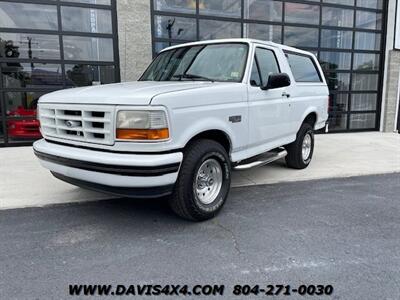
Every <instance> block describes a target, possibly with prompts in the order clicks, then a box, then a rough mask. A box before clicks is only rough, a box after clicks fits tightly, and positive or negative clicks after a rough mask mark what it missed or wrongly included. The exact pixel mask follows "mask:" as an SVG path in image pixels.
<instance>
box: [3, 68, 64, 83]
mask: <svg viewBox="0 0 400 300" xmlns="http://www.w3.org/2000/svg"><path fill="white" fill-rule="evenodd" d="M1 71H2V75H3V85H4V87H6V88H29V87H34V88H40V87H44V88H49V87H50V88H61V87H62V86H63V78H62V72H61V66H60V65H55V64H42V63H35V64H33V63H32V64H30V63H2V64H1Z"/></svg>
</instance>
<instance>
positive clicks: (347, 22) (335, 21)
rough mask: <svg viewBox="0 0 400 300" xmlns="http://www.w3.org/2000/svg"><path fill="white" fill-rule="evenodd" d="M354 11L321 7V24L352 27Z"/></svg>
mask: <svg viewBox="0 0 400 300" xmlns="http://www.w3.org/2000/svg"><path fill="white" fill-rule="evenodd" d="M353 19H354V11H353V10H352V9H343V8H339V7H323V8H322V25H327V26H338V27H353V23H354V22H353Z"/></svg>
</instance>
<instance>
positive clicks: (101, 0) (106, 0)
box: [62, 0, 111, 5]
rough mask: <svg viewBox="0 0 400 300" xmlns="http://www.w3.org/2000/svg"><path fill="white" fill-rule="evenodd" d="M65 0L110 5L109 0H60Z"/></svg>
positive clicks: (66, 0) (67, 0)
mask: <svg viewBox="0 0 400 300" xmlns="http://www.w3.org/2000/svg"><path fill="white" fill-rule="evenodd" d="M62 1H65V2H75V3H86V4H97V5H111V0H62Z"/></svg>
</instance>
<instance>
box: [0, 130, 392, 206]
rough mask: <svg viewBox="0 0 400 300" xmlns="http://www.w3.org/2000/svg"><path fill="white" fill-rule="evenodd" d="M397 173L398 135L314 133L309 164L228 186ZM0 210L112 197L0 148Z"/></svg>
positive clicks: (21, 151) (251, 174)
mask: <svg viewBox="0 0 400 300" xmlns="http://www.w3.org/2000/svg"><path fill="white" fill-rule="evenodd" d="M393 172H400V135H399V134H395V133H379V132H368V133H346V134H328V135H317V136H316V146H315V152H314V158H313V162H312V163H311V165H310V167H309V168H307V169H305V170H301V171H299V170H292V169H288V168H286V167H285V164H284V161H279V162H276V163H274V164H270V165H267V166H264V167H260V168H258V169H251V170H248V171H245V172H243V171H242V172H235V173H234V176H233V182H232V185H233V186H236V187H239V186H248V185H256V184H270V183H276V182H289V181H299V180H309V179H321V178H335V177H349V176H357V175H369V174H383V173H393ZM0 178H1V180H0V209H8V208H18V207H32V206H44V205H48V204H57V203H68V202H81V201H92V200H100V199H110V196H109V195H105V194H99V193H95V192H92V191H87V190H84V189H80V188H77V187H74V186H72V185H69V184H66V183H64V182H61V181H59V180H57V179H55V178H53V177H52V176H51V174H50V173H49V172H48V171H46V170H45V169H43V168H42V167H40V165H39V163H38V161H37V160H36V158H35V157H34V155H33V153H32V148H31V147H19V148H3V149H0Z"/></svg>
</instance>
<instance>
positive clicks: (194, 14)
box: [150, 0, 389, 132]
mask: <svg viewBox="0 0 400 300" xmlns="http://www.w3.org/2000/svg"><path fill="white" fill-rule="evenodd" d="M276 1H280V2H281V3H282V15H281V18H280V20H274V21H265V20H257V19H251V18H246V16H245V7H244V4H245V0H241V5H242V7H241V10H242V11H241V12H242V14H241V18H231V17H217V16H207V15H200V14H199V2H200V1H199V0H194V2H195V4H196V9H193V10H191V11H190V12H189V11H181V12H176V11H172V10H169V11H163V10H161V9H160V10H156V9H155V5H154V0H150V7H151V28H152V45H153V55H154V56H155V55H156V47H155V46H156V45H157V46H159V43H165V44H166V45H173V44H174V45H175V44H180V43H185V42H193V40H190V41H187V40H180V39H160V38H156V37H155V36H154V34H153V33H154V30H155V29H154V16H156V15H163V16H169V17H174V16H175V17H188V18H193V19H195V21H196V23H197V27H196V30H197V38H196V40H199V39H200V36H199V20H201V19H211V20H219V21H227V22H238V23H240V24H241V32H242V35H241V37H245V36H244V34H245V30H244V29H245V26H246V24H261V25H274V26H280V28H281V37H280V42H278V43H282V44H285V40H284V36H285V28H286V27H288V26H294V27H296V26H298V27H306V28H310V29H318V45H317V46H315V47H308V46H304V47H297V48H300V49H302V50H305V51H310V52H313V53H316V56H317V58H318V59H319V58H320V57H319V55H320V52H326V51H328V52H345V53H349V54H350V60H351V61H350V69H349V70H335V69H329V70H325V69H323V70H322V71H323V73H324V75H325V78H326V81H327V83H328V77H327V75H328V74H332V73H335V74H348V76H349V85H350V88H349V89H348V90H338V89H336V88H332V89H331V88H330V94H331V95H337V94H347V95H348V97H349V99H350V100H349V103H348V110H347V111H345V112H342V111H334V110H331V111H330V116H335V115H338V114H346V117H347V120H348V121H347V127H346V128H345V129H344V130H334V132H359V131H373V130H379V128H380V123H381V109H382V97H383V83H384V82H383V79H384V69H385V59H386V57H385V55H386V51H385V45H386V32H387V19H388V13H387V12H388V5H389V1H388V0H383V1H382V6H381V7H377V8H369V7H362V6H358V5H357V4H358V3H360V1H363V0H354V3H352V4H350V5H348V4H347V3H346V4H338V3H326V2H323V1H322V0H320V1H315V0H276ZM285 2H296V3H300V4H310V5H318V6H319V9H320V14H319V23H318V25H309V24H300V23H287V22H284V18H285V5H284V4H285ZM357 2H358V3H357ZM323 7H332V8H342V9H346V10H349V9H350V10H352V11H353V13H354V15H353V26H352V27H339V26H331V25H322V8H323ZM357 11H368V12H375V13H382V28H381V29H379V30H375V29H363V28H357V27H356V24H355V23H356V13H357ZM323 29H325V30H343V31H345V32H349V34H350V35H351V36H352V43H351V47H350V48H348V49H341V48H334V47H322V45H321V40H322V30H323ZM357 32H367V33H377V34H380V35H381V36H380V44H379V45H380V47H379V49H377V50H374V49H370V50H357V49H355V35H356V33H357ZM161 45H162V44H161ZM356 53H360V54H362V53H371V54H379V55H380V62H379V68H378V70H372V71H369V70H354V69H353V60H354V54H356ZM357 73H368V74H379V79H378V81H379V82H378V89H377V90H375V91H353V90H352V89H351V86H352V80H353V78H352V77H353V74H357ZM359 93H376V94H377V95H378V99H377V105H376V108H375V109H374V110H373V112H374V113H375V114H376V122H375V127H373V128H364V129H351V128H350V115H351V114H352V113H357V114H358V113H360V112H359V111H357V112H353V111H351V110H350V108H351V98H352V97H351V96H352V95H354V94H359ZM370 112H371V111H362V112H361V113H370ZM332 132H333V131H332Z"/></svg>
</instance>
